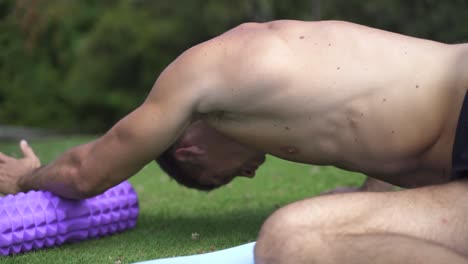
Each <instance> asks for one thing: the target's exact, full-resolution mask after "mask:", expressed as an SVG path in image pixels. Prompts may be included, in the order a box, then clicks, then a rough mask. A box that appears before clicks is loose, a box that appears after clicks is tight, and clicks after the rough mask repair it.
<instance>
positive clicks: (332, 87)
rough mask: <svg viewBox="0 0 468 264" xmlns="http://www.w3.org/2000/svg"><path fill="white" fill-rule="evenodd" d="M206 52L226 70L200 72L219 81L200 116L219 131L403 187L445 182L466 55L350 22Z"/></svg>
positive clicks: (249, 27) (286, 27) (214, 46)
mask: <svg viewBox="0 0 468 264" xmlns="http://www.w3.org/2000/svg"><path fill="white" fill-rule="evenodd" d="M204 50H205V52H206V50H209V51H210V53H208V52H207V55H206V56H207V58H206V60H208V61H210V60H212V61H215V62H218V63H219V64H218V63H215V65H216V67H214V68H212V69H210V70H206V68H203V67H202V68H201V69H200V72H199V74H200V75H205V74H207V73H208V74H209V75H212V74H214V76H217V77H219V76H222V77H221V78H220V79H221V81H218V83H217V85H216V86H214V87H212V89H213V90H210V93H209V94H210V95H209V96H208V98H207V99H206V101H203V102H202V103H201V107H200V109H199V111H200V113H201V114H202V117H203V119H204V120H206V121H208V122H209V124H210V125H211V126H213V127H214V128H216V129H218V130H219V131H222V132H223V133H225V134H227V135H229V136H231V137H233V138H235V139H237V140H239V141H241V142H242V143H244V144H246V145H253V146H255V147H256V148H258V149H260V150H262V151H264V152H266V153H270V154H272V155H275V156H278V157H281V158H284V159H287V160H291V161H298V162H303V163H310V164H318V165H334V166H337V167H340V168H343V169H346V170H351V171H359V172H362V173H365V174H368V175H371V176H373V177H376V178H380V179H382V180H385V181H388V182H391V183H393V184H396V185H400V186H405V187H411V186H420V185H427V184H434V183H441V182H446V181H448V180H449V178H450V173H451V151H452V145H453V138H454V133H455V129H456V125H457V120H458V115H459V112H460V107H461V103H462V101H463V98H464V95H465V93H466V89H467V88H468V78H467V77H466V76H468V65H467V64H468V63H462V59H463V58H468V57H467V56H468V55H467V54H468V48H467V47H466V46H454V45H445V44H441V43H437V42H433V41H427V40H421V39H416V38H411V37H406V36H402V35H398V34H394V33H389V32H386V31H380V30H376V29H372V28H368V27H364V26H359V25H354V24H351V23H345V22H337V21H328V22H299V21H276V22H271V23H267V24H245V25H241V26H239V27H237V28H235V29H233V30H231V31H229V32H227V33H226V34H224V35H222V36H220V37H218V38H215V39H213V40H211V41H209V42H207V43H204V44H202V45H201V46H199V47H198V48H197V52H203V51H204ZM220 52H222V54H223V56H219V53H220ZM210 54H212V55H210ZM460 71H465V72H466V73H467V74H464V75H460V74H454V72H460Z"/></svg>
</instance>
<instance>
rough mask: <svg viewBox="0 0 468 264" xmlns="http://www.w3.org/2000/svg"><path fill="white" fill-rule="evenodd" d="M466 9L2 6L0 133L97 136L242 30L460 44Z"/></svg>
mask: <svg viewBox="0 0 468 264" xmlns="http://www.w3.org/2000/svg"><path fill="white" fill-rule="evenodd" d="M467 17H468V0H451V1H439V0H414V1H404V0H328V1H325V0H291V1H280V0H239V1H228V0H203V1H202V0H172V1H162V0H159V1H158V0H102V1H93V0H81V1H78V0H76V1H72V0H70V1H63V0H48V1H46V0H42V1H41V0H16V1H15V0H0V47H1V49H0V124H10V125H11V124H13V125H26V126H37V127H45V128H54V129H59V130H65V131H78V132H84V131H86V132H100V131H104V130H106V129H108V128H109V127H110V126H111V125H112V124H113V123H115V122H116V121H117V120H118V119H120V118H121V117H123V116H124V115H125V114H126V113H128V112H129V111H131V110H132V109H134V108H135V107H136V106H138V105H139V104H140V103H142V102H143V100H144V98H145V96H146V94H147V93H148V92H149V90H150V89H151V87H152V85H153V83H154V81H155V80H156V78H157V76H158V75H159V73H160V72H161V71H162V70H163V69H164V68H165V67H166V66H167V65H168V64H169V63H170V62H171V61H172V60H174V59H175V58H176V57H177V56H178V55H179V54H180V53H181V52H183V51H184V50H186V49H187V48H189V47H191V46H193V45H195V44H198V43H200V42H202V41H205V40H207V39H210V38H212V37H214V36H216V35H219V34H221V33H222V32H224V31H226V30H228V29H230V28H232V27H234V26H236V25H238V24H240V23H242V22H246V21H259V22H260V21H268V20H274V19H301V20H318V19H339V20H347V21H352V22H356V23H361V24H365V25H369V26H374V27H378V28H382V29H386V30H391V31H396V32H400V33H403V34H407V35H413V36H417V37H424V38H430V39H434V40H438V41H444V42H451V43H454V42H464V41H468V20H467V19H466V18H467Z"/></svg>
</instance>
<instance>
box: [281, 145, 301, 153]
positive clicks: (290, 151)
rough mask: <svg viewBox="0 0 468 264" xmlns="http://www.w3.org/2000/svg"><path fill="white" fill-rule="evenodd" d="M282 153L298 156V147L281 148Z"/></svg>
mask: <svg viewBox="0 0 468 264" xmlns="http://www.w3.org/2000/svg"><path fill="white" fill-rule="evenodd" d="M280 150H281V152H284V153H286V154H296V153H298V152H299V150H298V149H297V148H296V147H291V146H285V147H281V148H280Z"/></svg>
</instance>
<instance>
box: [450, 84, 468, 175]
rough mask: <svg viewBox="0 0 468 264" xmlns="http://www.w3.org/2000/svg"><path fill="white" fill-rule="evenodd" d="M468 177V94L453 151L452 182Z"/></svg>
mask: <svg viewBox="0 0 468 264" xmlns="http://www.w3.org/2000/svg"><path fill="white" fill-rule="evenodd" d="M465 177H468V93H467V94H466V95H465V99H464V100H463V105H462V109H461V112H460V117H459V118H458V125H457V131H456V133H455V142H454V143H453V150H452V180H457V179H460V178H465Z"/></svg>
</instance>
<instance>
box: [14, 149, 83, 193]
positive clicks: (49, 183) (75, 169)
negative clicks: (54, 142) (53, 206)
mask: <svg viewBox="0 0 468 264" xmlns="http://www.w3.org/2000/svg"><path fill="white" fill-rule="evenodd" d="M88 148H89V144H86V145H82V146H78V147H76V148H73V149H71V150H69V151H67V152H65V153H64V154H62V155H61V156H60V157H59V158H58V159H57V160H55V161H54V162H52V163H50V164H48V165H46V166H42V167H39V168H38V169H36V170H34V171H33V172H32V173H29V174H27V175H24V176H23V177H21V179H20V180H19V182H18V185H19V188H20V191H23V192H26V191H29V190H45V191H50V192H52V193H54V194H57V195H59V196H62V197H65V198H69V199H83V198H86V195H85V194H84V192H83V188H82V184H81V180H82V179H80V178H79V177H80V175H79V170H80V167H81V166H80V165H81V162H82V160H83V157H84V154H85V153H84V152H86V151H87V149H88Z"/></svg>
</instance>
